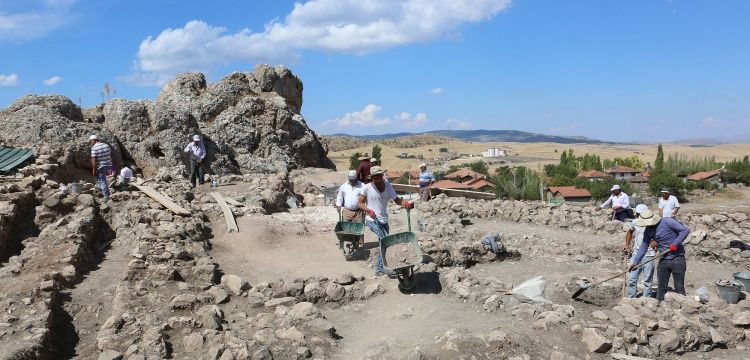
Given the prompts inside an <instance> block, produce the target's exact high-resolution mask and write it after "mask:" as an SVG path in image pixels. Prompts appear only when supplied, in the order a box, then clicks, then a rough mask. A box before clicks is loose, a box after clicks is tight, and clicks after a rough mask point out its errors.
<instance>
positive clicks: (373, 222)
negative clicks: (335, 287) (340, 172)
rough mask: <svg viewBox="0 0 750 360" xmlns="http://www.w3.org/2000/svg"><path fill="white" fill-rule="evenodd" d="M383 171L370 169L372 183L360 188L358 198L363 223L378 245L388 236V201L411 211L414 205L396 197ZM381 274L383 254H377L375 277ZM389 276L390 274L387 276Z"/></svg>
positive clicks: (375, 167)
mask: <svg viewBox="0 0 750 360" xmlns="http://www.w3.org/2000/svg"><path fill="white" fill-rule="evenodd" d="M384 174H385V170H383V168H381V167H380V166H373V167H372V168H371V169H370V176H371V177H372V182H371V183H369V184H367V185H365V186H364V188H362V194H361V195H360V196H359V208H360V210H362V211H364V212H365V213H366V214H367V217H366V218H365V221H366V222H367V227H368V228H370V230H371V231H372V232H373V233H375V235H377V237H378V244H380V241H381V240H382V239H383V238H384V237H386V236H387V235H388V232H389V230H390V227H389V226H388V200H393V202H395V203H396V204H398V205H402V206H404V207H405V208H407V209H411V208H413V207H414V205H413V204H412V203H410V202H408V201H406V200H404V199H402V198H400V197H398V195H396V190H394V189H393V185H391V183H389V182H386V181H385V178H384V176H383V175H384ZM382 275H384V273H383V254H382V253H378V259H377V262H376V263H375V276H382ZM388 275H389V276H391V275H392V274H388Z"/></svg>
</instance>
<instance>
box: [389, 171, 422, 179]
mask: <svg viewBox="0 0 750 360" xmlns="http://www.w3.org/2000/svg"><path fill="white" fill-rule="evenodd" d="M405 173H406V171H401V170H388V171H387V172H386V173H385V175H386V176H387V177H388V178H389V179H398V178H400V177H402V176H404V174H405ZM410 173H411V178H412V179H414V178H418V177H419V172H418V171H410Z"/></svg>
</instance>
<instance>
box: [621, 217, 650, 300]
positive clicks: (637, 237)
mask: <svg viewBox="0 0 750 360" xmlns="http://www.w3.org/2000/svg"><path fill="white" fill-rule="evenodd" d="M647 209H648V206H646V205H645V204H638V206H636V207H635V216H636V218H638V217H640V214H641V212H643V211H645V210H647ZM637 223H638V222H637V221H633V223H632V225H631V228H630V229H628V232H626V233H625V248H624V250H625V252H627V253H630V262H629V263H632V262H633V259H634V258H635V256H636V254H638V250H639V249H640V247H641V243H643V233H644V232H645V231H646V227H645V226H639V225H637ZM649 245H650V246H649V248H648V250H647V251H646V255H645V256H644V257H643V260H642V261H641V262H646V261H649V260H651V259H652V258H653V257H654V256H656V251H655V250H654V248H653V246H654V245H652V244H649ZM654 268H655V265H654V262H653V261H652V262H649V263H647V264H646V265H643V266H642V267H640V268H638V269H635V270H633V271H631V272H630V274H629V276H628V297H629V298H634V297H636V295H637V294H638V277H639V276H640V275H641V273H643V297H651V296H652V294H653V291H652V289H651V284H652V282H653V280H654Z"/></svg>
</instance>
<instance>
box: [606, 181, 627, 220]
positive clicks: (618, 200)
mask: <svg viewBox="0 0 750 360" xmlns="http://www.w3.org/2000/svg"><path fill="white" fill-rule="evenodd" d="M610 191H612V195H611V196H610V197H609V199H607V201H605V202H604V204H602V205H601V206H600V207H599V208H600V209H604V208H606V207H607V206H610V205H611V206H612V211H613V212H614V217H615V219H617V220H619V221H623V222H624V221H625V219H627V218H628V215H630V214H629V213H630V198H629V197H628V194H626V193H624V192H622V190H621V189H620V185H614V186H612V189H611V190H610Z"/></svg>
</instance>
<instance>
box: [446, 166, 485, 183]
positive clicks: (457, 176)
mask: <svg viewBox="0 0 750 360" xmlns="http://www.w3.org/2000/svg"><path fill="white" fill-rule="evenodd" d="M445 178H446V179H450V180H455V181H456V182H466V181H469V180H474V179H484V178H486V176H484V174H480V173H478V172H476V171H473V170H471V169H469V168H460V169H458V170H456V171H454V172H452V173H450V174H448V175H445Z"/></svg>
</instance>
